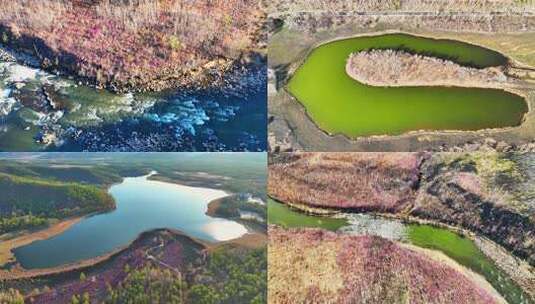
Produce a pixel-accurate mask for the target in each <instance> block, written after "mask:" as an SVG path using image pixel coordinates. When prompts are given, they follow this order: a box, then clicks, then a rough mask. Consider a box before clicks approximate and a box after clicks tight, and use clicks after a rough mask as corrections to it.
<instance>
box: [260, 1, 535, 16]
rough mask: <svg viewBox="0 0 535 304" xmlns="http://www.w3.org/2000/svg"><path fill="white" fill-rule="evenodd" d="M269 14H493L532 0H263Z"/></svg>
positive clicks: (531, 5) (529, 5)
mask: <svg viewBox="0 0 535 304" xmlns="http://www.w3.org/2000/svg"><path fill="white" fill-rule="evenodd" d="M263 4H264V6H265V7H266V9H267V10H268V11H269V12H270V13H276V12H302V11H308V12H310V11H327V12H337V13H339V12H352V11H358V12H380V11H408V12H472V11H476V12H492V11H502V12H503V11H526V10H527V11H533V10H535V2H533V1H532V0H527V1H519V0H447V1H445V0H385V1H381V0H339V1H329V0H274V1H267V0H264V1H263Z"/></svg>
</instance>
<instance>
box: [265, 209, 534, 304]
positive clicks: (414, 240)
mask: <svg viewBox="0 0 535 304" xmlns="http://www.w3.org/2000/svg"><path fill="white" fill-rule="evenodd" d="M384 220H385V219H381V221H384ZM268 222H269V223H270V224H275V225H280V226H283V227H285V228H292V227H311V228H312V227H313V228H323V229H327V230H331V231H339V230H340V229H341V228H347V227H348V226H349V225H350V223H349V221H347V220H345V219H340V218H329V217H320V216H311V215H307V214H304V213H302V212H299V211H297V210H295V209H291V208H290V207H288V206H286V205H284V204H281V203H278V202H276V201H273V200H268ZM403 226H404V228H403V229H404V230H405V231H404V232H403V233H401V234H403V235H404V236H405V237H404V238H403V239H402V240H401V241H406V242H409V243H411V244H413V245H416V246H418V247H423V248H428V249H432V250H437V251H440V252H442V253H444V254H445V255H447V256H448V257H450V258H451V259H453V260H455V261H456V262H457V263H459V264H461V265H463V266H465V267H468V268H470V269H472V270H473V271H474V272H476V273H478V274H480V275H482V276H483V277H485V279H486V280H487V281H488V282H489V283H490V284H491V285H492V286H493V287H494V288H495V289H496V290H497V291H498V292H499V293H500V294H501V295H502V296H503V297H504V298H505V299H506V300H507V302H509V303H535V302H534V301H533V300H530V299H529V296H528V295H526V294H525V293H524V292H523V291H522V289H521V288H520V287H519V286H518V285H516V283H514V282H513V281H512V280H511V279H510V278H509V277H508V276H507V274H505V273H504V272H503V271H501V270H500V269H498V268H497V267H496V265H495V264H494V262H493V261H492V260H490V259H489V258H487V257H486V256H485V255H484V254H483V252H481V250H479V248H478V247H477V246H476V245H475V243H474V242H473V241H472V240H470V239H468V238H465V237H462V236H461V235H459V234H457V233H454V232H452V231H450V230H447V229H443V228H437V227H433V226H430V225H419V224H404V225H403Z"/></svg>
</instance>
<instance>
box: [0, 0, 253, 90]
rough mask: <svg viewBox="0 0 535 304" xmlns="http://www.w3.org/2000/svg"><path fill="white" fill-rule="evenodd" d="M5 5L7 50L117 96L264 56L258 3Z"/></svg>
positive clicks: (50, 0)
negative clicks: (260, 49)
mask: <svg viewBox="0 0 535 304" xmlns="http://www.w3.org/2000/svg"><path fill="white" fill-rule="evenodd" d="M0 2H1V4H2V8H3V9H2V11H1V12H0V35H1V39H2V43H4V44H7V45H9V46H13V47H15V48H16V49H18V50H24V51H27V52H30V53H32V54H33V55H36V56H38V57H39V59H40V60H41V63H42V65H43V66H44V67H49V68H51V69H57V70H60V71H64V72H70V73H71V74H74V75H76V76H79V77H81V78H83V79H86V80H89V81H90V82H91V83H95V84H97V85H98V86H101V87H107V88H110V89H115V90H122V89H138V90H142V89H154V90H158V89H162V88H165V87H170V86H176V85H180V84H182V85H188V84H192V83H195V82H196V81H200V80H201V79H204V80H205V81H206V79H207V78H206V77H208V76H209V74H210V73H208V72H210V71H211V73H216V74H217V72H223V71H225V70H227V69H229V68H230V67H231V66H232V64H233V63H234V62H236V61H237V60H238V59H239V58H240V57H242V55H245V54H248V53H250V52H254V51H257V49H256V48H257V47H258V45H259V44H258V42H259V41H258V38H259V33H258V30H259V28H260V26H261V23H262V22H261V20H262V18H263V12H262V11H261V10H260V8H259V7H258V3H257V2H256V1H252V0H231V1H223V0H218V1H185V0H163V1H156V0H140V1H133V0H127V1H115V0H101V1H82V0H77V1H65V0H45V1H28V0H21V1H9V0H2V1H0ZM213 78H214V77H212V79H213ZM197 84H198V83H197Z"/></svg>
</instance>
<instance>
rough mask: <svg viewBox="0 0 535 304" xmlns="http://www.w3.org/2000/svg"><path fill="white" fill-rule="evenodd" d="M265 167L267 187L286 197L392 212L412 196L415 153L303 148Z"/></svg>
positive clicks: (415, 177) (417, 158)
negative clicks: (286, 159)
mask: <svg viewBox="0 0 535 304" xmlns="http://www.w3.org/2000/svg"><path fill="white" fill-rule="evenodd" d="M295 155H296V156H298V157H297V159H296V160H293V161H289V162H282V163H275V164H272V165H270V166H269V179H268V192H269V194H270V195H271V196H273V197H274V198H277V199H279V200H281V201H284V202H290V203H297V204H305V205H310V206H316V207H336V208H355V209H357V208H358V209H362V210H371V211H381V212H395V211H401V210H403V209H405V208H407V207H408V204H410V203H411V202H412V200H413V199H414V197H415V191H414V189H413V187H414V185H415V183H416V182H417V180H418V165H419V163H420V161H421V156H420V155H419V154H415V153H394V154H385V153H325V154H324V153H303V154H295Z"/></svg>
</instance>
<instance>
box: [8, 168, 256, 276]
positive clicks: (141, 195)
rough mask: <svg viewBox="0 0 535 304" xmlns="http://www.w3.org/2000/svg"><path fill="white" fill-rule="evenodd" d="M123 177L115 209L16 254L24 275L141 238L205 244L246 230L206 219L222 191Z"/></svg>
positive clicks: (113, 190) (115, 189)
mask: <svg viewBox="0 0 535 304" xmlns="http://www.w3.org/2000/svg"><path fill="white" fill-rule="evenodd" d="M149 176H150V175H147V176H141V177H127V178H125V179H124V181H123V182H122V183H120V184H117V185H114V186H112V187H111V188H110V190H109V192H110V194H111V195H112V196H113V197H114V199H115V201H116V204H117V208H116V210H114V211H111V212H108V213H103V214H98V215H94V216H90V217H87V218H84V219H83V220H82V221H80V222H79V223H77V224H75V225H73V226H72V227H71V228H70V229H68V230H67V231H65V232H64V233H62V234H59V235H57V236H54V237H52V238H50V239H46V240H42V241H36V242H33V243H31V244H29V245H27V246H23V247H19V248H16V249H15V250H14V254H15V257H16V258H17V261H18V262H19V263H20V264H21V265H22V266H23V267H24V268H26V269H35V268H48V267H55V266H60V265H64V264H68V263H73V262H76V261H80V260H84V259H88V258H93V257H96V256H99V255H103V254H106V253H109V252H111V251H112V250H114V249H117V248H119V247H122V246H125V245H128V244H129V243H130V242H131V241H133V240H134V239H135V238H136V237H137V236H138V235H139V234H140V233H142V232H144V231H147V230H151V229H156V228H173V229H178V230H180V231H182V232H184V233H185V234H187V235H188V236H192V237H195V238H199V239H202V240H205V241H209V242H218V241H225V240H230V239H234V238H238V237H240V236H242V235H244V234H245V233H246V232H247V229H246V228H245V227H244V226H243V225H241V224H239V223H237V222H234V221H230V220H225V219H220V218H213V217H210V216H207V215H206V214H205V212H206V209H207V206H208V203H209V202H210V201H212V200H214V199H217V198H220V197H223V196H226V195H227V193H226V192H224V191H221V190H214V189H207V188H196V187H188V186H183V185H177V184H170V183H164V182H160V181H152V180H149V179H148V177H149Z"/></svg>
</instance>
